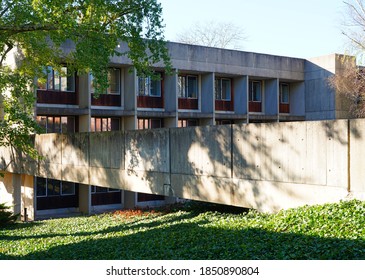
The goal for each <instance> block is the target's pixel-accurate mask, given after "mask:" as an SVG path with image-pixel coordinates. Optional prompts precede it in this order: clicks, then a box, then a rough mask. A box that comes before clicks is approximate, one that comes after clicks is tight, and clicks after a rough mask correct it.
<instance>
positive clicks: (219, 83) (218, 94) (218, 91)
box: [214, 77, 232, 101]
mask: <svg viewBox="0 0 365 280" xmlns="http://www.w3.org/2000/svg"><path fill="white" fill-rule="evenodd" d="M223 82H228V85H229V98H223ZM214 92H215V100H219V101H231V100H232V79H230V78H220V77H217V78H215V82H214ZM226 95H227V93H226Z"/></svg>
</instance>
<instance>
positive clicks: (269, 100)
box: [263, 79, 279, 119]
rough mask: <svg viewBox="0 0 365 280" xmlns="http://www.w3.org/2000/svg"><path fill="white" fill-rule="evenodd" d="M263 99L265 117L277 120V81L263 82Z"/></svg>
mask: <svg viewBox="0 0 365 280" xmlns="http://www.w3.org/2000/svg"><path fill="white" fill-rule="evenodd" d="M263 97H264V100H263V106H264V113H265V115H268V116H276V117H277V119H279V79H272V80H266V81H265V86H264V95H263Z"/></svg>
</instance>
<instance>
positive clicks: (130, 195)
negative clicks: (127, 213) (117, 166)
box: [124, 191, 136, 209]
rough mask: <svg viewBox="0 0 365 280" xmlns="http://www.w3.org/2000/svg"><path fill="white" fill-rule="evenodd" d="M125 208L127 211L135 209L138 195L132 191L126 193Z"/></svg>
mask: <svg viewBox="0 0 365 280" xmlns="http://www.w3.org/2000/svg"><path fill="white" fill-rule="evenodd" d="M124 207H125V208H126V209H133V208H135V207H136V193H135V192H131V191H124Z"/></svg>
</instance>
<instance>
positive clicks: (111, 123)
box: [91, 117, 120, 132]
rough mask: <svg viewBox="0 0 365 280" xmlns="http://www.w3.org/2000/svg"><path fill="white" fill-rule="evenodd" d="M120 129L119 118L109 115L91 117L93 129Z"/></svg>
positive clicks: (98, 130)
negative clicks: (109, 116)
mask: <svg viewBox="0 0 365 280" xmlns="http://www.w3.org/2000/svg"><path fill="white" fill-rule="evenodd" d="M118 130H120V119H119V118H108V117H92V118H91V131H92V132H101V131H118Z"/></svg>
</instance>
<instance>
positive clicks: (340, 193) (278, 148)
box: [0, 120, 365, 211]
mask: <svg viewBox="0 0 365 280" xmlns="http://www.w3.org/2000/svg"><path fill="white" fill-rule="evenodd" d="M35 145H36V147H37V149H38V150H39V152H40V154H41V155H42V156H43V158H42V160H40V161H39V162H37V163H35V162H34V161H29V160H28V161H22V164H19V161H20V160H19V158H16V161H17V164H12V165H10V166H11V169H10V172H12V173H19V174H29V175H34V176H41V177H49V178H55V179H60V180H66V181H73V182H78V183H82V184H90V185H98V186H104V187H112V188H120V189H124V190H130V191H136V192H145V193H153V194H162V195H168V196H177V197H182V198H187V199H195V200H202V201H211V202H216V203H223V204H229V205H236V206H243V207H252V208H256V209H258V210H262V211H277V210H279V209H283V208H289V207H296V206H300V205H304V204H316V203H324V202H334V201H339V200H340V199H345V198H346V197H347V196H352V197H357V198H360V199H365V183H364V180H363V174H364V172H363V171H364V166H365V149H364V148H363V147H365V120H351V121H348V120H337V121H318V122H295V123H270V124H268V123H267V124H242V125H232V126H231V125H227V126H206V127H191V128H180V129H178V128H166V129H156V130H145V131H126V132H104V133H78V134H63V135H61V134H47V135H37V136H36V138H35ZM9 155H10V153H9V152H8V151H7V150H4V149H2V150H0V157H1V158H2V160H1V162H2V165H5V164H8V163H9V161H10V156H9Z"/></svg>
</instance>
